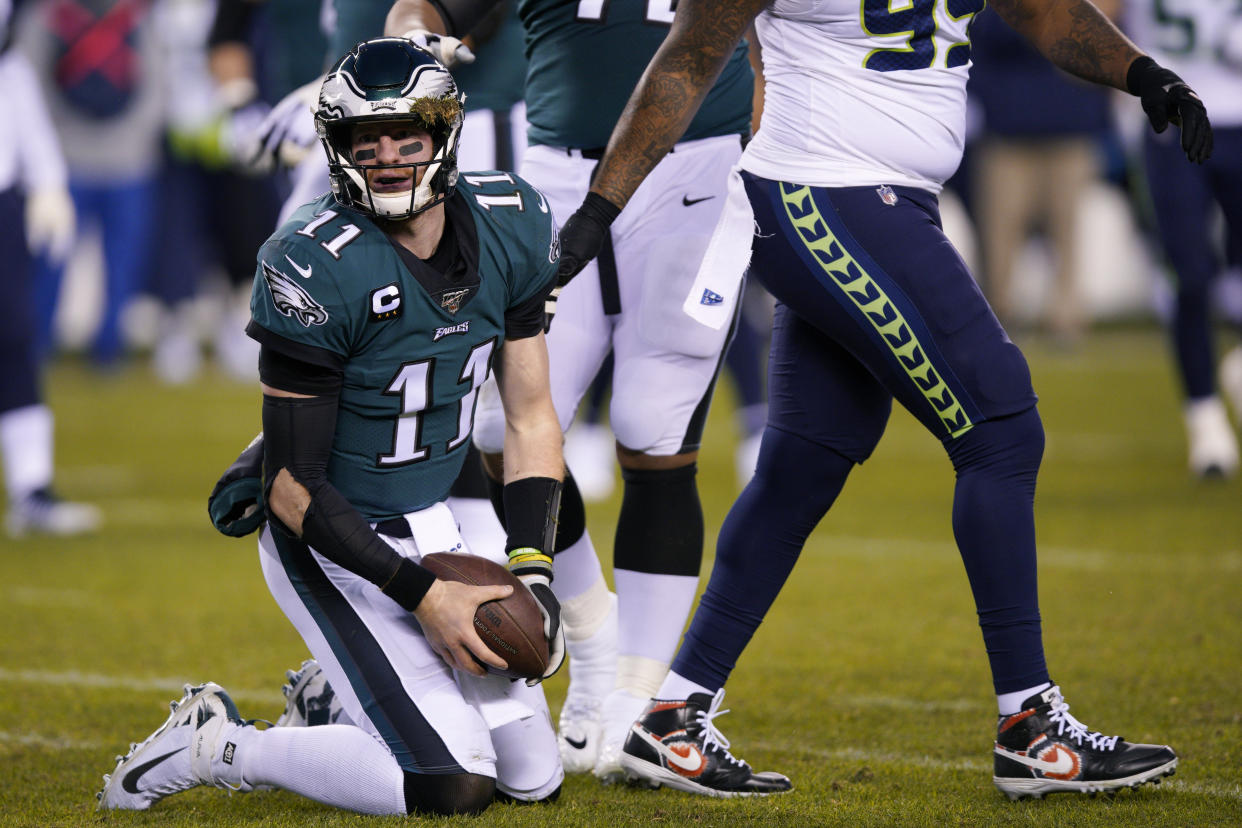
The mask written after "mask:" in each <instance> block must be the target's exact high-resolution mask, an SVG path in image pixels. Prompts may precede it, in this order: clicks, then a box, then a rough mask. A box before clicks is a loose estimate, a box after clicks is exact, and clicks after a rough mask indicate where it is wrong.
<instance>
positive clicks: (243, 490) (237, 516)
mask: <svg viewBox="0 0 1242 828" xmlns="http://www.w3.org/2000/svg"><path fill="white" fill-rule="evenodd" d="M207 514H208V515H210V516H211V523H212V525H213V526H215V527H216V529H217V531H219V532H220V534H222V535H228V536H229V537H231V538H240V537H244V536H245V535H249V534H250V533H251V532H253V531H254V530H256V529H258V528H259V527H260V526H262V525H263V520H264V515H263V435H262V433H260V434H259V436H258V437H255V438H254V439H253V440H251V441H250V445H248V446H246V450H245V451H243V452H242V453H241V454H240V455H239V456H238V458H237V459H236V460H234V461H233V465H231V466H229V467H228V469H226V470H225V472H224V474H223V475H221V476H220V479H219V480H218V481H216V485H215V487H214V488H213V489H212V490H211V495H210V496H209V497H208V498H207Z"/></svg>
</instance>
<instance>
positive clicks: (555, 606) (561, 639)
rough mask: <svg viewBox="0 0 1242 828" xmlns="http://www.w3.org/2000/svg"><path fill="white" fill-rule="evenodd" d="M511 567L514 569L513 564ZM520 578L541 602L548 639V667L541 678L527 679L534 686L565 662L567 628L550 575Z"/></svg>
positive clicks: (544, 629) (545, 633)
mask: <svg viewBox="0 0 1242 828" xmlns="http://www.w3.org/2000/svg"><path fill="white" fill-rule="evenodd" d="M509 568H510V569H511V570H512V569H513V568H514V567H513V564H510V565H509ZM515 574H516V573H515ZM518 579H519V580H520V581H521V582H522V583H524V584H525V585H526V588H527V589H529V590H530V591H531V594H532V595H534V596H535V600H536V601H538V602H539V611H540V612H541V613H543V634H544V637H545V638H547V639H548V669H546V670H544V671H543V675H542V676H540V677H539V678H530V679H527V680H526V683H527V684H528V685H530V686H531V687H533V686H535V685H536V684H538V683H539V682H541V681H543V680H544V679H546V678H551V677H552V676H553V675H554V674H555V673H556V671H557V670H559V669H561V665H562V664H564V663H565V630H564V628H562V627H561V602H560V601H558V600H556V595H555V594H553V592H552V586H551V583H550V581H549V580H548V576H547V575H532V574H525V575H519V576H518Z"/></svg>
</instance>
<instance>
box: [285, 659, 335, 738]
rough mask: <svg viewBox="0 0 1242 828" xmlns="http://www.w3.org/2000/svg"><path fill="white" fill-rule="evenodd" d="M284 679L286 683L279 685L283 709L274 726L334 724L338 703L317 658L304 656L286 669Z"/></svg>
mask: <svg viewBox="0 0 1242 828" xmlns="http://www.w3.org/2000/svg"><path fill="white" fill-rule="evenodd" d="M285 678H286V679H287V680H288V682H289V683H288V684H286V685H285V686H283V687H281V688H280V690H281V692H282V693H284V694H285V712H284V713H281V714H280V718H279V719H277V720H276V724H274V725H273V727H314V726H315V725H325V724H335V723H336V720H337V719H339V718H340V717H341V702H340V700H339V699H338V698H337V697H336V693H335V691H333V689H332V685H330V684H328V677H327V676H325V675H324V674H323V670H322V669H321V668H320V666H319V662H318V661H315V659H313V658H308V659H306V661H303V662H302V666H301V667H299V668H298V669H297V670H296V671H295V670H289V671H287V672H286V673H285Z"/></svg>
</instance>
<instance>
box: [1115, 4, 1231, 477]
mask: <svg viewBox="0 0 1242 828" xmlns="http://www.w3.org/2000/svg"><path fill="white" fill-rule="evenodd" d="M1125 19H1126V24H1127V30H1128V31H1129V33H1130V34H1131V36H1132V37H1133V38H1134V40H1135V42H1136V43H1138V45H1139V46H1140V47H1142V48H1143V49H1145V50H1146V51H1147V52H1148V53H1150V54H1151V55H1152V56H1153V57H1154V58H1156V59H1157V60H1159V61H1160V63H1162V64H1163V65H1165V66H1168V67H1169V68H1170V69H1172V70H1173V71H1175V72H1177V74H1178V75H1180V76H1181V77H1183V78H1185V79H1186V82H1187V83H1189V84H1190V85H1191V86H1192V87H1194V90H1195V91H1196V92H1197V93H1198V94H1199V95H1200V96H1201V97H1202V98H1203V102H1204V103H1205V104H1206V105H1207V108H1208V112H1210V113H1211V114H1212V127H1213V129H1214V131H1215V136H1216V145H1217V149H1216V151H1215V152H1214V153H1213V154H1212V157H1211V158H1210V159H1208V161H1207V162H1206V163H1204V164H1203V166H1201V167H1194V168H1190V169H1188V168H1187V167H1186V165H1185V164H1184V163H1182V158H1181V152H1180V151H1179V147H1178V145H1177V137H1176V134H1175V132H1174V131H1173V130H1169V131H1168V132H1165V133H1161V134H1154V133H1150V132H1148V133H1146V135H1145V136H1144V141H1143V144H1144V146H1143V158H1144V161H1145V168H1146V173H1147V175H1146V179H1147V186H1148V190H1149V193H1150V196H1151V197H1150V205H1151V209H1152V211H1153V212H1154V214H1155V219H1156V228H1157V230H1158V231H1159V236H1160V246H1161V248H1162V249H1163V251H1164V255H1165V257H1166V258H1167V260H1168V263H1169V266H1170V267H1171V268H1172V270H1173V273H1174V277H1175V279H1176V293H1175V303H1174V308H1173V319H1172V323H1171V325H1170V333H1171V335H1172V339H1173V353H1174V364H1175V365H1176V367H1177V374H1178V377H1179V379H1180V380H1181V388H1182V393H1183V396H1184V400H1185V403H1184V408H1183V415H1184V420H1185V426H1186V438H1187V442H1188V444H1189V465H1190V470H1191V472H1192V473H1194V474H1195V475H1197V476H1198V477H1210V476H1214V475H1215V476H1226V477H1228V476H1232V475H1233V474H1235V473H1236V472H1237V470H1238V441H1237V438H1236V437H1235V436H1234V430H1233V427H1232V426H1231V425H1230V422H1229V414H1228V413H1227V411H1226V409H1225V405H1224V403H1223V402H1222V400H1221V398H1220V396H1219V394H1218V393H1217V380H1216V372H1215V367H1216V336H1215V332H1214V325H1215V321H1216V320H1215V318H1214V313H1213V302H1212V300H1213V293H1212V288H1213V286H1214V285H1215V284H1216V283H1217V277H1218V276H1219V274H1220V273H1221V272H1222V271H1223V270H1224V268H1225V264H1226V262H1233V263H1234V264H1235V265H1237V264H1239V263H1242V6H1239V5H1238V4H1237V3H1222V2H1217V0H1178V1H1177V2H1163V1H1162V0H1127V6H1126V18H1125ZM1221 219H1223V221H1221ZM1222 231H1223V232H1222ZM1221 367H1222V375H1221V385H1222V386H1223V387H1224V389H1225V390H1226V391H1227V392H1229V393H1230V395H1231V396H1232V398H1233V399H1232V402H1233V405H1234V413H1235V415H1236V416H1238V417H1242V349H1235V350H1233V351H1232V352H1231V353H1230V354H1229V356H1228V357H1227V358H1226V360H1225V361H1224V362H1222V366H1221Z"/></svg>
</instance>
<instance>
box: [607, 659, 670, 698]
mask: <svg viewBox="0 0 1242 828" xmlns="http://www.w3.org/2000/svg"><path fill="white" fill-rule="evenodd" d="M667 672H668V662H667V661H656V660H655V659H652V658H644V657H643V656H632V655H623V656H618V657H617V689H618V690H625V691H626V692H628V693H629V694H630V695H632V696H635V697H637V698H640V699H643V700H644V701H645V700H647V699H650V698H654V697H655V694H656V691H657V690H659V689H660V682H661V681H663V680H664V674H665V673H667Z"/></svg>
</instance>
